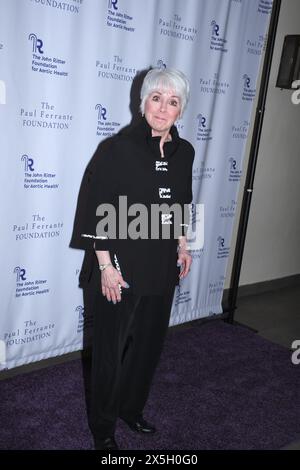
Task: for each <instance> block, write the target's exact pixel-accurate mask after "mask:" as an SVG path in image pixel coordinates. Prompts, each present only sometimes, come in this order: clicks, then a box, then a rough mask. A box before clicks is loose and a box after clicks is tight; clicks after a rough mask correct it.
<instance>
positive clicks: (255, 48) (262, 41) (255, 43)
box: [246, 34, 268, 55]
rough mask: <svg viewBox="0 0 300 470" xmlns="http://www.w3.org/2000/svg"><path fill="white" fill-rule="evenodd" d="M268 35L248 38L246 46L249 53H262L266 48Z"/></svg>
mask: <svg viewBox="0 0 300 470" xmlns="http://www.w3.org/2000/svg"><path fill="white" fill-rule="evenodd" d="M267 37H268V36H267V35H265V36H263V35H261V34H260V35H259V36H258V38H257V39H249V38H248V39H247V40H246V46H247V52H248V54H253V55H261V53H262V51H264V50H265V48H266V42H267Z"/></svg>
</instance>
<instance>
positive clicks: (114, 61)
mask: <svg viewBox="0 0 300 470" xmlns="http://www.w3.org/2000/svg"><path fill="white" fill-rule="evenodd" d="M96 71H97V76H98V77H99V78H107V79H109V80H120V81H124V82H132V80H133V79H134V77H135V75H136V73H137V70H136V68H135V67H131V66H130V65H128V64H126V63H125V62H124V61H123V57H122V56H120V55H118V54H116V55H114V56H112V57H111V58H110V59H99V60H96Z"/></svg>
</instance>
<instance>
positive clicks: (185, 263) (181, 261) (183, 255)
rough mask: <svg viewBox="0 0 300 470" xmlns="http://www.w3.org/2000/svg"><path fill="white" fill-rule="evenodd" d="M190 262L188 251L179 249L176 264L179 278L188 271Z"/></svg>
mask: <svg viewBox="0 0 300 470" xmlns="http://www.w3.org/2000/svg"><path fill="white" fill-rule="evenodd" d="M191 264H192V257H191V255H190V254H189V252H188V251H186V250H184V249H179V251H178V259H177V266H180V268H181V269H180V274H179V279H183V278H184V277H185V276H187V274H188V273H189V270H190V268H191Z"/></svg>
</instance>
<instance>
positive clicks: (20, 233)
mask: <svg viewBox="0 0 300 470" xmlns="http://www.w3.org/2000/svg"><path fill="white" fill-rule="evenodd" d="M63 225H64V224H63V222H61V221H59V222H48V221H47V220H46V217H44V216H41V215H40V214H33V215H32V216H31V220H30V221H27V222H24V223H22V224H20V223H18V224H14V225H13V226H12V232H13V234H14V236H15V241H17V242H18V241H21V240H32V239H34V240H36V239H48V238H56V237H59V236H60V235H61V229H62V228H63Z"/></svg>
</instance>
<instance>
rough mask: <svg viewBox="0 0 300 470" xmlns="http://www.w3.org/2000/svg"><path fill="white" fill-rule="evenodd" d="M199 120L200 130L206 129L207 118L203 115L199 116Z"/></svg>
mask: <svg viewBox="0 0 300 470" xmlns="http://www.w3.org/2000/svg"><path fill="white" fill-rule="evenodd" d="M197 120H198V129H200V128H201V127H202V128H205V127H206V117H204V116H203V114H198V115H197Z"/></svg>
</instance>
